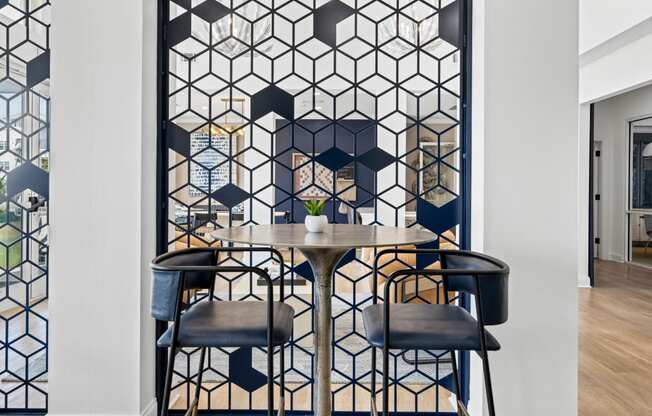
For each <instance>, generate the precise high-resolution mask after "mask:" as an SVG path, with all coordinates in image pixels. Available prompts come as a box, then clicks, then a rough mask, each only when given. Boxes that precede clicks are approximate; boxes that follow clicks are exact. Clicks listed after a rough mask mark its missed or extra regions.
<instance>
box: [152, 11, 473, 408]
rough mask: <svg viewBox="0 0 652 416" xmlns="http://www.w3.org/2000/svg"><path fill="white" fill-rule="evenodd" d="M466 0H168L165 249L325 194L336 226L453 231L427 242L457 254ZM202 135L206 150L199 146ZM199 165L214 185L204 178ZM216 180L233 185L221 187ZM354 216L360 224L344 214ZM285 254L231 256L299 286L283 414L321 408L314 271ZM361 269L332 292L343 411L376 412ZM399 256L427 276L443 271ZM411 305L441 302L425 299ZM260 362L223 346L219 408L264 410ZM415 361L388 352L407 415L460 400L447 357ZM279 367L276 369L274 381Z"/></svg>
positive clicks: (228, 292) (184, 373)
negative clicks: (315, 378)
mask: <svg viewBox="0 0 652 416" xmlns="http://www.w3.org/2000/svg"><path fill="white" fill-rule="evenodd" d="M463 3H465V1H464V0H429V1H424V0H255V1H252V0H167V1H165V2H164V4H165V6H166V7H167V10H166V11H165V15H166V16H167V18H166V22H165V24H164V25H163V26H162V28H161V30H162V31H163V37H164V41H165V49H164V50H162V51H160V53H162V54H163V62H164V68H163V69H164V71H163V75H162V77H163V83H164V84H165V86H164V88H163V93H164V94H165V95H164V96H163V97H162V100H161V102H162V103H163V108H162V109H161V111H162V114H163V116H164V126H163V127H162V137H163V139H164V140H163V141H162V146H164V150H165V152H166V159H167V160H166V166H165V168H166V169H167V171H168V175H167V179H166V183H167V189H166V190H164V192H165V193H166V194H165V196H164V197H165V198H166V199H167V204H166V207H165V208H164V215H163V216H164V217H165V218H168V224H167V227H162V228H163V229H159V232H161V233H163V234H164V235H166V236H167V241H168V248H169V249H170V250H172V249H176V248H180V247H184V246H201V245H207V246H211V245H216V244H218V242H216V241H213V240H212V238H211V237H210V231H211V230H212V229H215V228H221V227H227V226H237V225H248V224H260V223H282V222H285V221H289V222H295V221H301V219H302V218H303V217H302V212H301V210H302V208H301V203H302V201H303V200H305V199H307V198H311V197H312V198H314V197H315V196H316V195H317V196H320V197H323V198H325V199H328V203H327V209H326V211H327V214H328V215H329V217H330V219H331V220H332V221H337V222H345V221H347V219H346V218H347V217H349V218H350V217H352V218H358V217H361V218H362V220H363V222H364V223H367V224H383V225H396V226H408V227H413V226H421V227H425V228H427V229H429V230H431V231H433V232H435V233H437V234H438V235H439V239H438V241H437V242H435V243H433V244H431V245H429V247H439V246H440V245H442V244H444V243H445V244H447V246H449V247H450V246H453V247H458V246H459V245H460V236H461V235H462V233H463V232H464V227H466V222H465V218H464V215H463V214H462V212H463V209H464V192H463V191H464V181H463V179H462V178H463V175H464V173H465V172H464V166H465V162H464V152H465V147H464V140H463V139H462V135H463V124H464V120H463V116H464V111H463V105H464V104H463V103H465V102H466V101H465V97H463V96H462V94H463V92H464V91H465V90H464V88H463V85H464V82H465V75H466V74H465V72H464V70H463V68H464V65H463V62H464V60H465V59H466V57H465V56H464V55H465V48H464V47H463V43H464V41H465V34H464V33H463V27H464V24H463V23H464V21H465V20H464V19H465V17H464V16H463V12H462V10H463ZM209 136H210V137H214V138H217V137H221V138H223V137H229V138H230V139H231V140H227V141H222V142H221V143H223V144H224V143H228V144H229V146H228V149H227V148H226V147H225V146H215V145H213V144H212V143H213V141H212V140H208V139H207V137H209ZM193 137H203V138H205V139H204V140H203V141H201V142H199V141H195V142H193V145H192V146H191V145H190V143H191V142H192V138H193ZM198 144H202V146H205V147H203V148H198V147H197V145H198ZM209 153H211V154H215V155H216V156H215V159H214V160H215V163H211V162H210V160H209V158H208V155H209ZM297 155H298V156H300V157H296V156H297ZM293 161H294V163H293ZM296 161H300V163H297V162H296ZM226 165H228V166H226ZM225 166H226V167H225ZM342 169H347V173H348V172H353V173H352V178H353V179H352V180H350V182H352V183H351V185H350V186H349V188H354V189H355V192H353V193H351V192H350V191H351V189H349V188H345V189H343V188H342V185H340V186H339V187H338V186H336V185H337V183H338V175H337V172H338V171H340V170H342ZM202 170H203V171H205V173H204V174H203V175H202V178H205V180H204V182H202V185H201V186H199V185H198V184H195V183H193V180H192V177H193V174H194V175H197V172H199V171H202ZM216 170H219V171H220V172H224V173H222V174H221V175H222V176H224V175H228V177H220V178H219V180H217V179H216V178H215V175H214V173H215V172H216ZM191 172H192V174H191ZM295 173H296V175H295ZM340 176H345V175H340ZM363 177H364V178H371V179H370V180H366V179H365V180H362V178H363ZM295 178H298V180H297V179H295ZM347 178H348V176H347ZM347 180H348V179H347ZM215 182H217V183H215ZM296 182H299V183H296ZM225 183H228V184H226V185H225ZM344 193H347V195H354V196H355V197H348V198H345V197H344V196H343V195H344ZM347 211H348V212H352V213H353V214H354V215H352V216H347V215H344V214H342V212H347ZM357 214H360V215H359V216H358V215H357ZM356 221H357V220H356ZM285 255H286V258H285V262H286V266H287V267H286V269H285V270H286V273H285V276H280V275H279V273H278V272H279V268H278V265H275V264H274V263H273V262H272V260H271V259H269V258H258V257H252V258H248V257H238V258H234V257H233V258H228V259H225V260H224V261H225V262H232V263H239V264H243V265H258V266H262V267H268V268H269V270H270V271H271V273H272V274H273V275H274V276H273V277H274V278H275V279H281V278H283V279H285V281H286V282H287V285H288V287H287V290H286V293H285V301H286V302H287V303H289V304H291V305H292V306H293V307H294V308H295V310H296V317H295V319H296V321H295V330H294V336H293V339H292V341H291V344H290V346H289V347H288V348H287V352H286V361H287V364H286V372H287V373H286V384H287V385H286V397H287V398H286V407H287V410H288V411H306V410H307V411H309V410H311V402H312V400H311V399H310V397H311V394H312V359H313V357H314V351H313V349H312V338H313V332H312V325H311V324H310V322H311V319H312V318H311V317H312V313H313V304H312V302H313V298H312V289H311V288H312V272H311V271H310V268H309V267H308V265H307V263H306V262H305V261H303V260H302V259H301V258H300V255H299V254H298V252H295V251H293V250H289V251H288V252H287V253H285ZM363 257H364V253H362V252H361V251H358V252H356V251H352V252H351V253H349V255H347V256H346V258H345V259H344V260H343V261H342V262H341V264H340V267H339V270H338V271H337V275H336V277H335V282H334V292H333V304H334V316H333V321H334V328H335V330H334V332H335V333H334V342H333V356H334V362H333V372H334V384H333V390H332V392H333V393H332V394H333V403H335V404H336V408H335V409H334V410H341V411H348V412H368V411H369V400H368V397H369V391H370V390H369V382H370V365H369V362H370V356H371V354H370V348H369V347H368V346H367V344H366V343H365V342H364V339H363V338H364V329H363V328H362V315H361V311H362V309H363V308H364V307H365V306H367V305H369V304H370V303H371V294H370V290H369V279H370V278H371V277H370V276H371V267H370V261H369V259H368V258H367V259H365V258H363ZM396 261H398V262H402V263H403V265H404V266H405V267H416V266H419V267H427V266H430V265H432V264H433V263H434V262H436V261H437V259H436V258H435V257H419V258H418V259H417V261H416V262H415V263H416V264H410V262H404V261H403V260H401V259H397V260H396ZM220 278H221V281H222V283H220V284H218V289H216V296H217V297H218V298H219V299H223V300H255V299H263V298H264V290H263V289H261V286H260V285H261V283H260V282H258V281H257V279H255V278H254V277H252V276H220ZM439 285H440V282H438V281H433V282H430V288H431V291H430V293H433V292H436V293H439V291H438V290H437V289H438V288H439ZM432 288H434V289H432ZM203 296H205V294H202V293H199V294H197V295H195V299H196V300H200V299H201V298H202V297H203ZM405 296H406V298H405V299H403V300H404V301H423V302H428V301H433V299H432V297H427V296H425V295H424V293H423V292H420V291H419V290H416V291H415V293H412V294H408V295H405ZM263 351H264V350H262V349H261V350H257V349H253V350H252V349H214V350H211V351H210V353H209V355H210V357H209V358H208V367H209V369H208V370H207V373H206V375H205V376H204V383H203V385H202V386H201V389H202V395H205V397H206V403H207V406H208V408H209V409H230V410H236V409H240V410H242V409H245V410H262V409H264V406H265V401H264V397H266V396H265V394H266V393H265V391H266V385H265V382H266V376H265V365H264V354H263ZM406 354H408V353H405V354H404V352H402V351H394V352H392V356H391V357H392V364H391V369H392V374H391V389H392V391H393V394H394V396H393V397H394V399H392V400H393V403H392V407H393V409H396V410H399V411H408V412H420V411H423V412H439V411H443V410H442V409H443V408H444V407H443V406H444V404H443V403H442V402H443V401H444V398H443V397H441V392H442V391H450V390H451V376H450V371H446V370H445V369H443V368H445V365H444V364H442V363H443V360H441V359H442V358H445V356H446V352H444V351H426V352H419V353H417V355H416V358H417V363H413V364H410V363H411V362H412V358H414V357H415V355H414V353H412V355H411V356H408V355H406ZM198 356H199V350H196V349H186V350H183V351H182V352H181V354H179V356H178V358H177V362H176V365H175V368H176V374H175V382H174V383H173V388H174V390H175V392H173V397H174V396H175V395H178V396H179V397H183V399H180V401H177V402H176V403H175V404H174V408H177V409H178V408H184V406H187V405H188V404H189V400H190V399H189V398H190V397H191V392H192V391H193V390H194V388H195V384H194V383H196V377H197V371H198V369H197V364H198V359H197V357H198ZM410 357H412V358H410ZM440 361H441V363H440ZM378 368H381V366H379V367H378ZM278 371H279V370H278V364H276V374H275V380H276V381H277V382H278V377H279V374H278ZM442 389H444V390H442ZM340 396H341V397H347V398H348V399H347V400H346V401H339V400H338V398H339V397H340ZM399 396H400V397H402V399H401V400H400V401H401V403H399V400H398V397H399ZM236 397H237V398H239V399H237V400H236ZM261 398H263V400H261ZM202 403H203V402H202ZM338 403H340V404H338Z"/></svg>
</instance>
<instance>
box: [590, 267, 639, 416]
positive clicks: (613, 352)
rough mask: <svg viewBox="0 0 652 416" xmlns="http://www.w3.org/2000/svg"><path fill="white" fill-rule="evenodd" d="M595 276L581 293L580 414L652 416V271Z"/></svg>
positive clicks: (612, 270) (606, 271) (608, 270)
mask: <svg viewBox="0 0 652 416" xmlns="http://www.w3.org/2000/svg"><path fill="white" fill-rule="evenodd" d="M596 272H597V273H596V285H597V286H596V288H594V289H580V293H579V320H580V324H579V326H580V334H579V335H580V338H579V342H580V366H579V414H580V416H602V415H605V416H606V415H652V269H644V268H639V267H634V266H628V265H625V264H621V263H612V262H598V263H597V265H596Z"/></svg>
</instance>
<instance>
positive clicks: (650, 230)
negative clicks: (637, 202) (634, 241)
mask: <svg viewBox="0 0 652 416" xmlns="http://www.w3.org/2000/svg"><path fill="white" fill-rule="evenodd" d="M643 217H644V221H645V234H647V241H646V242H645V252H646V253H647V248H648V246H649V245H650V241H652V215H644V216H643Z"/></svg>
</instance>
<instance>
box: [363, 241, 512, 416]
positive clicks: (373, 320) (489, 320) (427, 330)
mask: <svg viewBox="0 0 652 416" xmlns="http://www.w3.org/2000/svg"><path fill="white" fill-rule="evenodd" d="M404 254H415V255H430V256H432V255H438V256H439V260H440V263H441V268H440V269H420V270H415V269H403V270H396V271H394V272H392V273H391V274H390V275H389V276H387V277H386V282H385V287H384V297H383V303H382V304H379V303H378V290H377V289H376V290H374V291H373V304H372V305H371V306H368V307H366V308H365V309H364V310H363V312H362V319H363V323H364V328H365V332H366V338H367V341H368V343H369V344H370V345H371V347H372V358H371V363H372V370H371V409H372V414H373V415H374V416H375V415H377V414H378V410H377V406H376V349H377V348H382V352H383V356H382V362H383V371H382V377H383V379H382V389H383V395H382V397H383V412H384V415H388V414H389V411H388V410H389V393H388V389H389V350H390V349H400V350H446V351H450V354H451V363H452V367H453V368H452V370H453V382H454V385H455V394H456V400H457V408H458V414H459V415H468V412H467V410H466V407H465V406H464V403H463V402H462V400H461V388H460V381H459V373H458V368H457V359H456V351H457V350H459V351H476V352H477V353H478V354H479V355H480V358H481V359H482V369H483V373H484V382H485V389H486V394H487V405H488V408H489V415H490V416H495V406H494V398H493V390H492V387H491V374H490V371H489V357H488V354H487V353H488V351H497V350H499V349H500V344H499V343H498V340H496V338H495V337H494V336H493V335H491V334H490V333H489V331H487V330H486V326H490V325H500V324H503V323H505V322H506V321H507V315H508V314H507V306H508V305H507V300H508V277H509V267H508V266H507V265H506V264H505V263H503V262H502V261H500V260H498V259H495V258H493V257H489V256H487V255H484V254H481V253H476V252H472V251H462V250H438V249H402V248H393V249H387V250H382V251H380V252H379V253H378V254H377V256H376V258H375V260H374V265H373V276H374V279H376V278H377V275H378V270H379V268H382V266H383V265H382V264H379V259H381V258H382V259H388V258H391V256H388V255H394V256H400V255H404ZM383 256H384V257H383ZM384 261H387V260H384ZM411 276H423V277H425V278H427V279H433V277H439V278H440V279H441V280H442V283H443V285H444V290H443V293H444V297H445V304H413V303H392V302H388V301H387V300H389V299H390V296H391V292H390V286H391V285H392V284H397V283H400V281H401V280H403V279H406V278H409V277H411ZM372 287H374V288H375V287H377V285H375V284H374V285H373V286H372ZM450 292H462V293H467V294H471V295H473V296H474V298H475V299H474V300H475V306H476V311H477V319H476V318H474V317H473V316H472V315H471V314H470V313H469V312H468V311H466V309H464V308H462V307H461V306H458V305H456V304H454V303H453V302H451V299H450V296H449V293H450Z"/></svg>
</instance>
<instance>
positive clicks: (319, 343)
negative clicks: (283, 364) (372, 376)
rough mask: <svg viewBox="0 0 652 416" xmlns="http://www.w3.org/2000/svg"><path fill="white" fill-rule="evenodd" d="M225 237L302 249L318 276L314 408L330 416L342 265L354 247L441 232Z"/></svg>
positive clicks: (292, 231) (242, 232) (273, 227)
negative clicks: (334, 300) (334, 294)
mask: <svg viewBox="0 0 652 416" xmlns="http://www.w3.org/2000/svg"><path fill="white" fill-rule="evenodd" d="M211 235H212V236H213V237H214V238H215V239H217V240H222V241H228V242H233V243H243V244H252V245H264V246H274V247H290V248H296V249H298V250H299V251H300V252H301V253H302V254H303V255H304V256H305V258H306V259H307V260H308V263H309V264H310V267H311V268H312V271H313V274H314V276H315V280H314V283H315V284H314V285H313V290H314V291H315V305H314V308H315V310H314V319H315V335H314V345H315V362H316V365H315V371H314V383H315V387H314V392H315V394H314V397H313V408H314V414H315V415H316V416H330V415H331V409H332V404H331V347H332V343H333V340H332V336H333V331H332V322H331V310H332V306H331V291H332V278H333V274H334V273H335V268H336V267H337V264H338V263H339V261H340V260H341V259H342V257H343V256H344V255H345V254H346V253H348V252H349V250H351V249H354V248H360V247H388V246H402V245H413V244H423V243H428V242H431V241H433V240H435V239H436V235H435V234H433V233H431V232H429V231H426V230H423V229H417V228H400V227H386V226H377V225H351V224H329V225H327V226H326V229H325V230H324V232H322V233H310V232H308V231H307V230H306V228H305V226H304V225H303V224H266V225H252V226H244V227H233V228H224V229H220V230H216V231H214V232H212V233H211Z"/></svg>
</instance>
